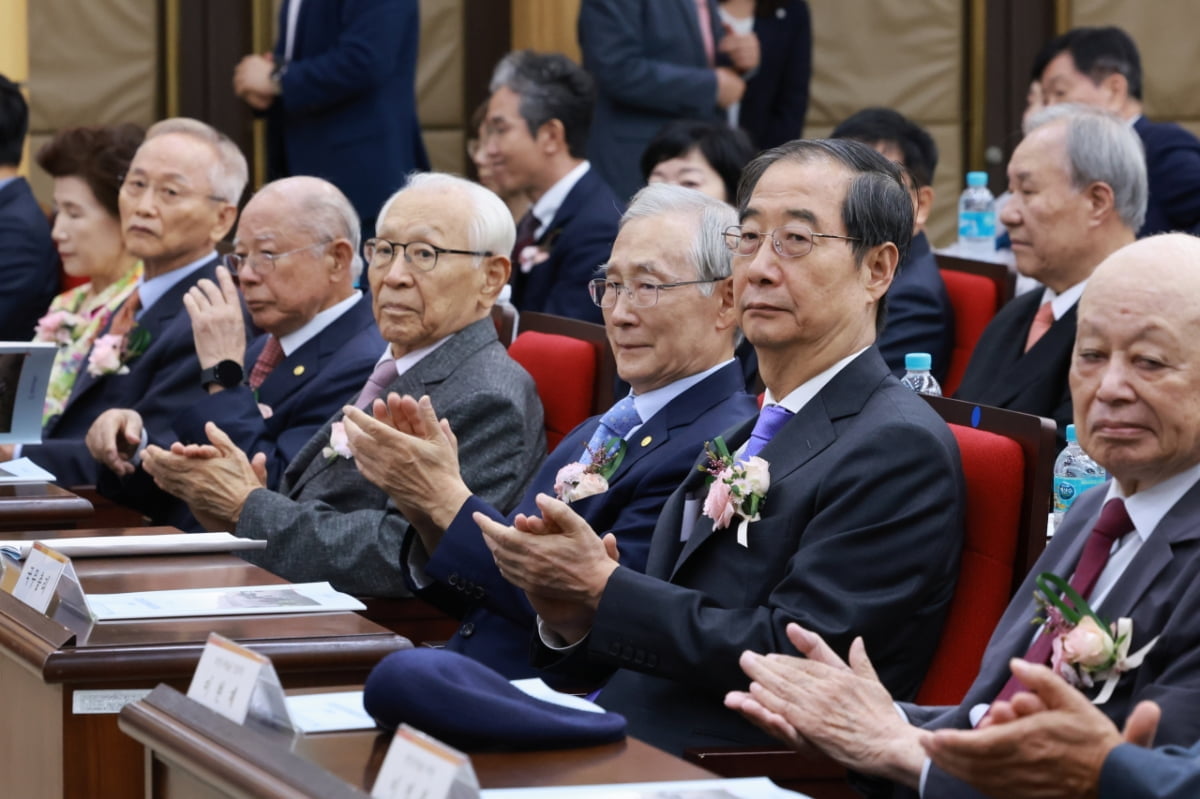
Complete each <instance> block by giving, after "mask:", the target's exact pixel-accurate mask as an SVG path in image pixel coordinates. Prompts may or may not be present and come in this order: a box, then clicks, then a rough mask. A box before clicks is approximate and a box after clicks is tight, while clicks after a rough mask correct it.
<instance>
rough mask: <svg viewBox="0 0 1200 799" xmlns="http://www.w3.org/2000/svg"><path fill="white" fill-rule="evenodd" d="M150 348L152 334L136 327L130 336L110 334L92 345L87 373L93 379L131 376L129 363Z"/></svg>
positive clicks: (130, 332) (101, 337)
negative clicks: (113, 375)
mask: <svg viewBox="0 0 1200 799" xmlns="http://www.w3.org/2000/svg"><path fill="white" fill-rule="evenodd" d="M149 346H150V333H149V332H148V331H146V330H144V329H142V328H139V327H135V328H134V329H133V330H131V331H129V334H128V335H125V336H118V335H114V334H112V333H109V334H108V335H106V336H100V337H99V338H97V339H96V340H95V342H93V343H92V351H91V352H89V353H88V363H87V372H88V374H89V375H91V376H92V377H101V376H103V375H112V374H116V375H127V374H129V365H128V364H129V362H130V361H132V360H133V359H134V358H136V357H138V356H139V355H141V354H142V353H143V352H145V351H146V348H147V347H149Z"/></svg>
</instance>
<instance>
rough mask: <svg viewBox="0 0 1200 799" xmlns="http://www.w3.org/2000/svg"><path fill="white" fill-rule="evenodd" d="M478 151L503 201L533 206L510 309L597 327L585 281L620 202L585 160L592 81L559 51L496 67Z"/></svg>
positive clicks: (516, 258)
mask: <svg viewBox="0 0 1200 799" xmlns="http://www.w3.org/2000/svg"><path fill="white" fill-rule="evenodd" d="M491 92H492V94H491V97H490V98H489V99H488V104H487V112H486V114H485V118H484V122H483V140H482V142H481V146H482V147H483V152H484V155H485V157H486V158H487V159H488V163H489V164H490V165H491V168H492V177H493V179H494V180H495V181H496V182H497V183H498V184H500V186H501V187H502V188H503V190H504V192H505V193H515V192H522V193H524V194H525V195H526V196H527V197H528V198H529V200H530V202H532V203H533V207H531V208H530V209H529V211H528V212H527V213H526V214H525V216H524V217H522V219H521V221H520V222H519V223H518V224H517V240H516V244H515V245H514V248H513V255H512V262H513V267H512V285H513V292H512V302H513V305H515V306H516V307H517V308H518V310H522V311H540V312H542V313H552V314H557V315H558V316H570V317H573V318H575V319H583V320H585V321H588V322H599V321H600V311H599V309H598V308H596V306H595V305H593V304H592V303H591V301H590V300H589V299H588V296H587V284H588V281H589V280H591V279H592V278H593V277H595V276H596V270H597V268H598V267H599V266H600V264H602V263H604V259H605V258H607V257H608V251H609V249H610V248H611V247H612V243H613V239H614V238H615V237H616V235H617V220H618V219H620V218H621V207H622V205H623V204H624V203H623V201H621V200H618V199H617V197H616V195H614V194H613V192H612V189H610V188H609V187H608V184H607V183H605V182H604V178H602V177H601V176H600V173H599V172H597V171H596V170H595V169H594V168H593V167H592V165H591V164H590V163H589V162H588V161H587V159H586V158H585V157H584V148H585V146H586V145H587V141H588V130H589V128H590V127H591V122H592V103H593V101H594V99H595V93H594V90H593V88H592V79H591V78H590V77H588V74H587V73H586V72H584V71H583V69H581V68H580V67H579V66H578V65H577V64H575V63H573V62H572V61H571V60H570V59H569V58H567V57H566V56H564V55H561V54H559V53H549V54H544V55H543V54H539V53H534V52H532V51H529V50H521V51H519V52H515V53H510V54H509V55H507V56H505V58H504V59H503V60H502V61H501V62H500V63H499V64H497V65H496V70H495V72H494V74H493V75H492V83H491Z"/></svg>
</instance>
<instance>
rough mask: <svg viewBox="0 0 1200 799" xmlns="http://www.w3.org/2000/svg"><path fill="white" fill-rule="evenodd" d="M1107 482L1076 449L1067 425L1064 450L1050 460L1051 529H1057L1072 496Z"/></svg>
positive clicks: (1072, 430) (1101, 471) (1080, 449)
mask: <svg viewBox="0 0 1200 799" xmlns="http://www.w3.org/2000/svg"><path fill="white" fill-rule="evenodd" d="M1107 479H1108V473H1107V472H1105V471H1104V467H1103V466H1101V465H1100V464H1098V463H1096V462H1095V461H1094V460H1092V456H1091V455H1088V454H1087V453H1086V452H1084V451H1083V447H1081V446H1079V439H1078V437H1077V436H1076V434H1075V425H1073V424H1069V425H1067V447H1066V449H1064V450H1063V451H1062V452H1060V453H1058V459H1057V460H1056V461H1054V526H1055V527H1056V528H1057V527H1058V523H1059V522H1061V521H1062V517H1063V514H1064V513H1066V512H1067V509H1068V508H1070V507H1071V503H1073V502H1074V501H1075V498H1076V497H1078V496H1079V495H1080V494H1082V493H1083V492H1084V491H1087V490H1088V489H1089V488H1091V487H1092V486H1098V485H1100V484H1101V483H1103V482H1104V481H1105V480H1107Z"/></svg>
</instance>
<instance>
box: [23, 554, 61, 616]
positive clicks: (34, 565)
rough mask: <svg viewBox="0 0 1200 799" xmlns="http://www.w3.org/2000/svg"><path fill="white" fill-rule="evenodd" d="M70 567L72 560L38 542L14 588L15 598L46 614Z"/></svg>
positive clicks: (27, 558) (26, 560) (26, 559)
mask: <svg viewBox="0 0 1200 799" xmlns="http://www.w3.org/2000/svg"><path fill="white" fill-rule="evenodd" d="M70 565H71V560H70V558H68V557H67V556H66V555H64V554H62V553H61V552H55V551H54V550H53V549H50V547H48V546H46V545H45V544H43V543H42V542H41V541H38V542H37V543H35V544H34V545H33V549H31V550H29V555H28V557H26V558H25V565H24V566H23V567H22V568H21V576H20V577H18V578H17V584H16V585H15V586H14V587H13V592H12V593H13V596H15V597H16V598H17V599H19V600H21V601H22V602H24V603H25V604H26V605H28V606H29V607H31V608H33V609H34V610H36V611H37V612H38V613H45V612H46V611H47V610H48V609H49V608H50V603H51V601H53V599H54V593H55V591H57V590H58V583H59V581H60V580H62V577H63V573H64V572H65V571H66V570H67V568H68V567H69V566H70Z"/></svg>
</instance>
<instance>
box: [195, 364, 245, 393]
mask: <svg viewBox="0 0 1200 799" xmlns="http://www.w3.org/2000/svg"><path fill="white" fill-rule="evenodd" d="M245 376H246V374H245V372H243V371H242V365H241V364H240V363H238V362H237V361H221V362H220V363H218V364H217V365H216V366H210V367H208V368H207V369H205V370H203V371H202V372H200V385H201V386H203V387H204V388H208V387H209V386H210V385H212V384H213V383H216V384H217V385H219V386H220V387H221V388H233V387H234V386H236V385H239V384H241V382H242V378H243V377H245Z"/></svg>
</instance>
